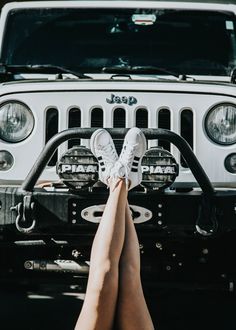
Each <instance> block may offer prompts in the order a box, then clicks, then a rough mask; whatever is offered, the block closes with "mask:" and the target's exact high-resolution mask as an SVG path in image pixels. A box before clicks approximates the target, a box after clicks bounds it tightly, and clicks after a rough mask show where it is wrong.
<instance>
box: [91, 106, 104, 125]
mask: <svg viewBox="0 0 236 330" xmlns="http://www.w3.org/2000/svg"><path fill="white" fill-rule="evenodd" d="M91 127H103V110H102V109H101V108H94V109H93V110H92V112H91Z"/></svg>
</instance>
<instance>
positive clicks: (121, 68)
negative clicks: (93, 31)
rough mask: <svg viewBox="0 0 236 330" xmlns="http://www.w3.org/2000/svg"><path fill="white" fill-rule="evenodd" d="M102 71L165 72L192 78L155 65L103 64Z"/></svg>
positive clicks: (179, 77) (177, 76) (126, 72)
mask: <svg viewBox="0 0 236 330" xmlns="http://www.w3.org/2000/svg"><path fill="white" fill-rule="evenodd" d="M102 72H104V73H123V74H166V75H169V76H173V77H176V78H178V79H179V80H186V79H187V78H191V79H193V80H194V78H192V77H189V76H186V75H185V74H178V73H176V72H173V71H169V70H166V69H164V68H159V67H156V66H148V65H141V66H124V65H117V66H105V67H103V68H102Z"/></svg>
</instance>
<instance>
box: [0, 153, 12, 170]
mask: <svg viewBox="0 0 236 330" xmlns="http://www.w3.org/2000/svg"><path fill="white" fill-rule="evenodd" d="M13 163H14V159H13V156H12V154H10V152H8V151H6V150H0V171H7V170H9V169H10V168H11V167H12V165H13Z"/></svg>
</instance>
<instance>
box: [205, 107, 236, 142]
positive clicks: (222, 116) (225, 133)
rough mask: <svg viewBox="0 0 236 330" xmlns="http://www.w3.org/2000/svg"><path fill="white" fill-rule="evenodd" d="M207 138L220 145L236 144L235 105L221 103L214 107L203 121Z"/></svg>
mask: <svg viewBox="0 0 236 330" xmlns="http://www.w3.org/2000/svg"><path fill="white" fill-rule="evenodd" d="M205 129H206V132H207V135H208V136H209V138H210V139H211V140H212V141H214V142H216V143H218V144H222V145H231V144H234V143H236V105H234V104H232V103H224V104H223V103H222V104H218V105H216V106H214V107H213V108H212V109H211V110H210V111H209V112H208V114H207V116H206V119H205Z"/></svg>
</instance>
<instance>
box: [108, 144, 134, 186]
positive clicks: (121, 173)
mask: <svg viewBox="0 0 236 330" xmlns="http://www.w3.org/2000/svg"><path fill="white" fill-rule="evenodd" d="M137 145H138V144H135V145H132V146H130V145H128V144H127V145H126V149H125V150H123V152H122V154H121V156H120V159H119V160H118V161H117V162H116V163H115V166H114V168H113V169H112V176H113V177H115V178H124V179H125V184H126V187H128V184H129V173H130V171H131V166H132V162H133V159H134V151H135V148H136V147H137Z"/></svg>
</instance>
